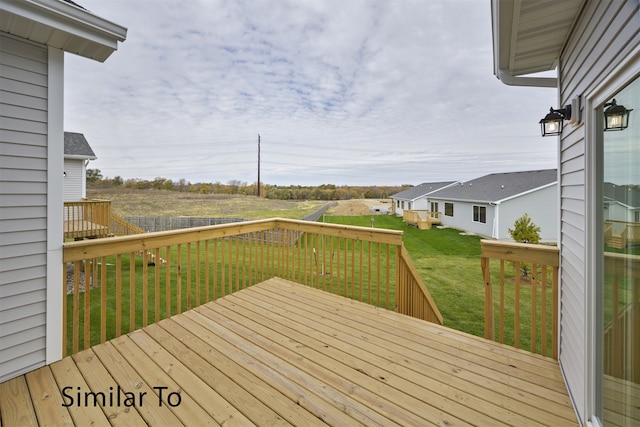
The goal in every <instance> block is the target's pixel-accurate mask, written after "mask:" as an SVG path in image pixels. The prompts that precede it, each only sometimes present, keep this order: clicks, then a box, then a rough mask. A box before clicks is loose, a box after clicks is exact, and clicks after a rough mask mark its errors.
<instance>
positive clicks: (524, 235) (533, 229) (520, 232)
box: [509, 213, 540, 243]
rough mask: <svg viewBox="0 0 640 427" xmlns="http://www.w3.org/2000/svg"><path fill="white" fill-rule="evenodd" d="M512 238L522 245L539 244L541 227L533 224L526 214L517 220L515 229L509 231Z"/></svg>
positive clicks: (514, 225)
mask: <svg viewBox="0 0 640 427" xmlns="http://www.w3.org/2000/svg"><path fill="white" fill-rule="evenodd" d="M509 234H510V235H511V238H512V239H513V240H515V241H516V242H520V243H539V242H540V227H538V226H537V225H535V224H534V223H533V222H531V218H530V217H529V215H527V214H526V213H525V214H524V215H522V216H521V217H520V218H518V219H516V222H515V223H514V224H513V228H510V229H509Z"/></svg>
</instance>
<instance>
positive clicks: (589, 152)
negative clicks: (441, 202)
mask: <svg viewBox="0 0 640 427" xmlns="http://www.w3.org/2000/svg"><path fill="white" fill-rule="evenodd" d="M638 13H639V12H638V2H637V1H620V2H602V1H588V2H587V3H586V5H585V8H584V10H583V11H582V13H581V14H580V17H579V20H578V22H577V23H576V25H575V27H574V29H573V31H572V33H571V36H570V38H569V39H568V41H567V44H566V46H565V49H563V54H562V56H561V58H560V63H559V86H560V88H559V98H560V99H559V105H566V104H569V103H571V100H572V99H574V98H575V97H578V96H581V97H582V104H583V107H584V108H583V110H582V111H581V115H582V121H583V123H582V124H580V125H577V126H571V125H569V126H567V127H566V130H564V131H563V135H562V138H561V140H560V145H559V170H560V173H559V175H560V176H559V186H560V206H559V208H560V232H559V237H560V242H559V243H560V245H559V246H560V254H561V268H560V331H559V333H560V353H559V360H560V365H561V368H562V371H563V373H564V376H565V379H566V382H567V385H568V388H569V392H570V394H571V397H572V399H573V401H574V405H575V408H576V411H577V413H578V416H579V417H580V419H581V422H582V423H585V422H586V421H587V419H588V418H589V417H590V415H591V414H594V413H595V407H594V406H595V402H594V399H593V397H592V396H594V387H595V386H594V377H595V375H596V374H595V372H597V369H598V368H597V367H596V364H595V362H594V357H595V356H594V352H595V348H596V345H595V343H596V342H597V337H596V333H595V328H594V323H593V322H594V320H593V319H594V318H595V317H596V316H595V314H596V313H595V312H594V307H595V302H594V299H595V289H596V288H595V286H596V282H597V281H598V279H597V277H596V274H595V271H596V270H594V269H595V268H596V267H595V266H594V262H595V261H596V255H595V251H596V249H595V248H597V247H602V246H601V241H599V240H598V239H600V238H601V237H599V236H597V230H598V224H597V221H596V217H597V215H600V213H599V212H598V211H599V210H601V209H602V205H601V202H598V197H599V194H598V189H597V187H598V184H597V182H596V177H597V171H596V169H597V167H598V166H597V165H598V162H597V159H596V158H595V157H596V156H595V153H596V151H594V150H596V149H597V147H595V144H596V139H595V135H596V132H595V123H594V120H593V119H594V117H595V112H594V108H595V107H596V106H597V104H598V103H601V102H604V101H603V100H604V99H606V97H607V96H610V95H611V94H612V93H614V91H615V90H618V89H620V88H619V87H618V88H615V87H613V86H610V87H608V88H607V89H603V87H604V86H607V85H610V84H611V81H612V79H614V78H615V75H616V74H617V73H618V70H619V67H620V66H621V64H623V62H624V61H625V60H627V59H628V58H629V57H630V56H631V55H632V54H634V55H637V49H638V45H639V43H640V32H638ZM634 50H635V53H634ZM635 67H636V68H635V70H636V71H635V72H636V73H637V70H638V69H637V62H636V65H635ZM605 92H609V93H605Z"/></svg>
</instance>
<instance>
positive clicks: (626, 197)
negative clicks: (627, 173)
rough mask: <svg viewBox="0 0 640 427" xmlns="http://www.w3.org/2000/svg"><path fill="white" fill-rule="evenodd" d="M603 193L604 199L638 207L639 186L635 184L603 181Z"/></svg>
mask: <svg viewBox="0 0 640 427" xmlns="http://www.w3.org/2000/svg"><path fill="white" fill-rule="evenodd" d="M603 193H604V198H605V199H608V200H613V201H616V202H620V203H622V204H623V205H626V206H629V207H631V208H639V207H640V187H638V186H637V185H616V184H613V183H611V182H605V183H604V189H603Z"/></svg>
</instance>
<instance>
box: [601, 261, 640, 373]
mask: <svg viewBox="0 0 640 427" xmlns="http://www.w3.org/2000/svg"><path fill="white" fill-rule="evenodd" d="M604 276H605V277H604V295H603V298H604V322H603V323H604V339H603V350H604V351H603V355H604V374H605V375H610V376H612V377H615V378H621V379H624V380H628V381H632V382H634V383H640V340H638V339H637V336H638V334H639V333H640V256H637V255H628V254H617V253H611V252H605V253H604ZM631 337H636V338H635V339H633V338H631Z"/></svg>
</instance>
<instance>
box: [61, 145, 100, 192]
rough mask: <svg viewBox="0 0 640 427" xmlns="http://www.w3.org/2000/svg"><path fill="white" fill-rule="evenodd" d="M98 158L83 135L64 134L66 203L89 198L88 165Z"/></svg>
mask: <svg viewBox="0 0 640 427" xmlns="http://www.w3.org/2000/svg"><path fill="white" fill-rule="evenodd" d="M96 158H97V157H96V155H95V153H94V152H93V150H92V149H91V146H89V142H87V139H86V138H85V137H84V135H83V134H81V133H76V132H65V133H64V173H63V176H64V201H65V202H75V201H79V200H82V199H85V198H86V197H87V164H88V163H89V161H90V160H95V159H96Z"/></svg>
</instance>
